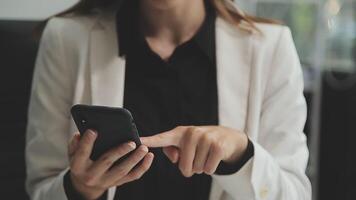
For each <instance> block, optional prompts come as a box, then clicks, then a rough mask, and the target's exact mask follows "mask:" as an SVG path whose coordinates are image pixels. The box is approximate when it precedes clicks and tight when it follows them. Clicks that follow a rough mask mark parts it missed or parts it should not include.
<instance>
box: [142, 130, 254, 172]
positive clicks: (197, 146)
mask: <svg viewBox="0 0 356 200" xmlns="http://www.w3.org/2000/svg"><path fill="white" fill-rule="evenodd" d="M141 141H142V143H143V144H144V145H147V146H148V147H163V152H164V153H165V154H166V156H167V157H168V158H169V159H170V160H171V161H172V162H173V163H177V162H178V166H179V169H180V170H181V172H182V174H183V175H184V176H186V177H190V176H192V175H193V174H194V173H197V174H200V173H203V172H204V173H206V174H210V175H211V174H213V173H214V172H215V171H216V169H217V167H218V165H219V163H220V161H224V162H226V163H234V162H237V161H238V160H239V159H240V157H241V156H242V155H243V153H244V152H245V150H246V148H247V144H248V138H247V136H246V134H244V133H241V132H239V131H236V130H234V129H230V128H226V127H221V126H179V127H177V128H175V129H173V130H170V131H167V132H163V133H161V134H158V135H154V136H151V137H141Z"/></svg>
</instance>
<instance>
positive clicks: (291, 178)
mask: <svg viewBox="0 0 356 200" xmlns="http://www.w3.org/2000/svg"><path fill="white" fill-rule="evenodd" d="M272 56H273V58H272V64H271V66H269V69H270V72H269V73H270V74H269V75H268V74H266V76H268V80H267V85H266V89H265V92H264V95H263V100H262V108H261V113H260V118H259V120H260V121H259V123H256V124H259V128H258V136H257V138H254V140H253V139H252V141H253V145H254V149H255V154H254V157H253V158H252V159H251V160H250V161H249V162H248V163H247V164H246V165H245V166H244V167H243V168H242V169H241V170H240V171H238V172H237V173H235V174H233V175H227V176H221V175H214V176H213V178H214V179H215V180H216V181H217V182H218V183H219V185H220V186H221V187H222V188H223V190H224V191H225V192H226V193H227V195H229V196H230V197H231V198H232V199H241V200H244V199H246V200H247V199H258V200H260V199H261V200H262V199H270V200H285V199H288V200H309V199H311V185H310V182H309V179H308V178H307V176H306V174H305V170H306V166H307V161H308V156H309V153H308V149H307V144H306V137H305V134H304V133H303V128H304V125H305V120H306V102H305V98H304V96H303V76H302V70H301V66H300V62H299V58H298V55H297V52H296V49H295V46H294V43H293V39H292V36H291V32H290V30H289V28H285V27H283V28H282V30H281V32H280V38H279V41H278V44H277V45H276V48H275V51H274V54H273V55H272Z"/></svg>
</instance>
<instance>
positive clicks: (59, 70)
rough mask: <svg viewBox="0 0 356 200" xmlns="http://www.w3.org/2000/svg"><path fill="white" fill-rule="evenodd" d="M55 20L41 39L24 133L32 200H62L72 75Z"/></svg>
mask: <svg viewBox="0 0 356 200" xmlns="http://www.w3.org/2000/svg"><path fill="white" fill-rule="evenodd" d="M57 20H59V19H56V18H54V19H51V20H50V21H49V22H48V24H47V26H46V28H45V30H44V32H43V35H42V38H41V42H40V47H39V51H38V56H37V60H36V64H35V71H34V77H33V82H32V91H31V99H30V105H29V113H28V125H27V133H26V167H27V179H26V190H27V192H28V194H29V195H30V197H31V199H33V200H48V199H51V200H65V199H67V197H66V196H65V192H64V188H63V176H64V175H65V173H66V171H67V168H68V166H69V162H68V156H67V146H68V141H69V139H70V136H71V134H70V133H69V123H70V114H69V110H70V106H71V102H72V94H73V84H72V83H73V79H72V75H73V74H74V73H73V72H72V71H71V69H70V67H69V65H67V63H66V57H65V54H64V47H63V42H62V41H61V37H60V31H59V29H60V28H59V27H60V25H61V23H59V21H57Z"/></svg>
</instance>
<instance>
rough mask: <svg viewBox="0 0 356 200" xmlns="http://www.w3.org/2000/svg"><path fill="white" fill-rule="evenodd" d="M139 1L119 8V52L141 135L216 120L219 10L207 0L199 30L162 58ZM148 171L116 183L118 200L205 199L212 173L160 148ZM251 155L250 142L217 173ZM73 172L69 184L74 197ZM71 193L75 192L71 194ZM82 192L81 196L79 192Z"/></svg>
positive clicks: (126, 98) (127, 99)
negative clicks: (146, 32) (142, 21)
mask: <svg viewBox="0 0 356 200" xmlns="http://www.w3.org/2000/svg"><path fill="white" fill-rule="evenodd" d="M137 3H138V1H137V0H130V1H125V3H123V5H121V7H120V10H119V12H118V13H117V32H118V41H119V44H118V46H119V55H118V56H125V57H126V72H125V73H126V74H125V91H124V107H125V108H127V109H128V110H130V111H131V113H132V115H133V117H134V119H135V122H136V125H137V128H138V131H139V134H140V136H151V135H154V134H157V133H160V132H163V131H167V130H170V129H173V128H175V127H176V126H179V125H196V126H199V125H217V124H218V93H217V80H216V55H215V19H216V13H215V11H214V9H213V8H212V7H211V5H210V4H209V3H208V1H206V11H207V12H206V13H207V15H206V18H205V20H204V22H203V24H202V25H201V27H200V29H199V30H198V32H197V33H196V35H195V36H194V37H193V38H192V39H190V40H189V41H187V42H185V43H183V44H181V45H179V46H178V47H177V48H176V49H175V50H174V52H173V54H172V55H171V57H170V58H169V59H168V60H167V61H164V60H163V59H162V58H161V57H160V56H159V55H157V54H156V53H155V52H153V51H152V50H151V49H150V47H149V45H148V43H147V41H146V40H145V37H144V36H143V34H142V33H141V31H140V29H139V26H138V24H139V23H138V22H139V21H138V20H139V18H138V16H139V13H138V7H137V6H138V4H137ZM151 151H153V153H154V154H155V159H154V161H153V164H152V166H151V168H150V169H149V170H148V172H146V173H145V174H144V176H143V177H142V178H141V179H139V180H137V181H134V182H131V183H127V184H124V185H122V186H120V187H118V188H117V192H116V197H115V199H120V200H144V199H147V200H151V199H152V200H153V199H155V200H160V199H162V200H163V199H170V200H181V199H185V200H190V199H191V200H193V199H194V200H199V199H201V200H205V199H208V197H209V193H210V185H211V177H210V176H208V175H205V174H199V175H198V174H196V175H193V176H192V177H190V178H186V177H184V176H183V175H182V174H181V172H180V171H179V169H178V167H177V166H176V165H174V164H172V163H171V162H170V161H169V160H168V158H167V157H166V156H165V155H164V154H163V153H162V150H161V149H151ZM252 156H253V146H252V143H251V142H249V145H248V150H247V151H246V153H245V155H244V156H243V158H242V159H241V160H240V161H239V162H238V163H236V164H234V165H227V164H224V163H223V162H221V163H220V165H219V167H218V170H217V172H216V173H218V174H232V173H235V172H237V171H238V170H239V169H240V168H241V167H242V166H243V165H244V164H245V163H246V162H247V161H248V160H249V159H250V158H251V157H252ZM68 177H69V176H68V175H66V177H65V183H64V184H65V190H66V193H67V196H68V197H69V199H73V198H74V197H75V194H73V193H75V192H74V191H73V188H72V187H71V186H70V181H69V178H68ZM70 197H73V198H70ZM77 198H78V197H77Z"/></svg>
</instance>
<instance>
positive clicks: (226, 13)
mask: <svg viewBox="0 0 356 200" xmlns="http://www.w3.org/2000/svg"><path fill="white" fill-rule="evenodd" d="M117 1H118V0H80V1H79V2H78V3H77V4H75V5H74V6H72V7H71V8H69V9H68V10H65V11H63V12H61V13H59V14H57V15H55V16H63V15H66V14H70V13H73V14H79V15H87V14H90V13H91V12H92V11H93V10H94V9H103V8H107V7H110V6H111V5H113V4H115V3H116V2H117ZM121 1H125V0H121ZM209 1H210V2H211V4H212V5H213V7H214V9H215V10H216V12H217V14H218V15H219V16H221V17H222V18H223V19H225V20H226V21H228V22H230V23H231V24H233V25H236V26H238V27H240V28H241V29H243V30H245V31H248V32H254V31H257V32H260V31H259V30H258V28H257V27H256V26H255V23H256V22H257V23H272V24H280V22H279V21H277V20H271V19H265V18H260V17H255V16H251V15H248V14H246V13H244V12H242V11H241V10H239V9H232V8H231V6H229V5H228V3H226V1H225V0H209ZM231 1H234V0H231ZM47 21H48V20H46V21H44V22H43V23H41V24H40V26H39V27H38V29H37V30H36V31H35V34H36V35H37V36H39V35H40V34H41V32H42V30H43V28H44V27H45V25H46V23H47Z"/></svg>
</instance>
